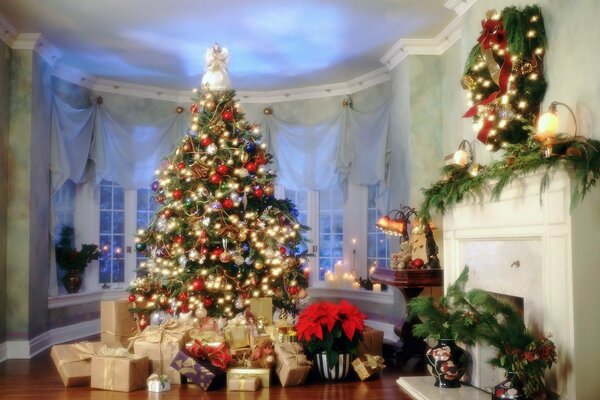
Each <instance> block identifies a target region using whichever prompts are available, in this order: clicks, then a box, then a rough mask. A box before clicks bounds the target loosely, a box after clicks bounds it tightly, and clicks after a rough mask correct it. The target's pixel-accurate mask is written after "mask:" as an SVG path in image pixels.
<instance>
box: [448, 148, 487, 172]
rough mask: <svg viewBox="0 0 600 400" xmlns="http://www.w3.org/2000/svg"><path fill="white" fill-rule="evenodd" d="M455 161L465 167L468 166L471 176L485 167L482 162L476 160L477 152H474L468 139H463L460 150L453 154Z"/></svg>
mask: <svg viewBox="0 0 600 400" xmlns="http://www.w3.org/2000/svg"><path fill="white" fill-rule="evenodd" d="M453 159H454V163H455V164H456V165H459V166H461V167H463V168H467V172H468V173H469V174H470V175H471V176H477V174H479V171H480V170H481V169H482V168H483V167H482V166H481V165H480V164H478V163H476V162H475V153H474V152H473V146H472V145H471V143H470V142H469V141H468V140H463V141H461V142H460V144H459V145H458V150H456V152H455V153H454V156H453Z"/></svg>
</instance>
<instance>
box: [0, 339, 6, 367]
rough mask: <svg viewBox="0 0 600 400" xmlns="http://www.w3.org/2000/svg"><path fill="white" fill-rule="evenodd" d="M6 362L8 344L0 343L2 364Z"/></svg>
mask: <svg viewBox="0 0 600 400" xmlns="http://www.w3.org/2000/svg"><path fill="white" fill-rule="evenodd" d="M4 361H6V342H2V343H0V363H1V362H4Z"/></svg>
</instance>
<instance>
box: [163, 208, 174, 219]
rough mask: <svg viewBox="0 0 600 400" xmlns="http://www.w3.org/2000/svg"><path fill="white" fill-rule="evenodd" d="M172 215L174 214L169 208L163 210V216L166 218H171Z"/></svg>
mask: <svg viewBox="0 0 600 400" xmlns="http://www.w3.org/2000/svg"><path fill="white" fill-rule="evenodd" d="M171 215H173V212H172V211H171V210H170V209H168V208H167V209H166V210H165V211H164V212H163V216H164V217H165V218H169V217H171Z"/></svg>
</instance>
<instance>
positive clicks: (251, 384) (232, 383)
mask: <svg viewBox="0 0 600 400" xmlns="http://www.w3.org/2000/svg"><path fill="white" fill-rule="evenodd" d="M259 386H260V380H259V379H258V378H257V377H255V376H239V377H237V378H231V379H229V380H228V381H227V390H233V391H238V392H255V391H256V390H257V389H258V388H259Z"/></svg>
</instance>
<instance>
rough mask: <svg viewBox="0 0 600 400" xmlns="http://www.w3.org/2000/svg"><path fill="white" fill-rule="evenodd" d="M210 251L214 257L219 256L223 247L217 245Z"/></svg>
mask: <svg viewBox="0 0 600 400" xmlns="http://www.w3.org/2000/svg"><path fill="white" fill-rule="evenodd" d="M212 253H213V255H214V256H215V257H217V258H219V256H220V255H221V253H223V249H222V248H220V247H217V248H215V249H214V250H213V251H212Z"/></svg>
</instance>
